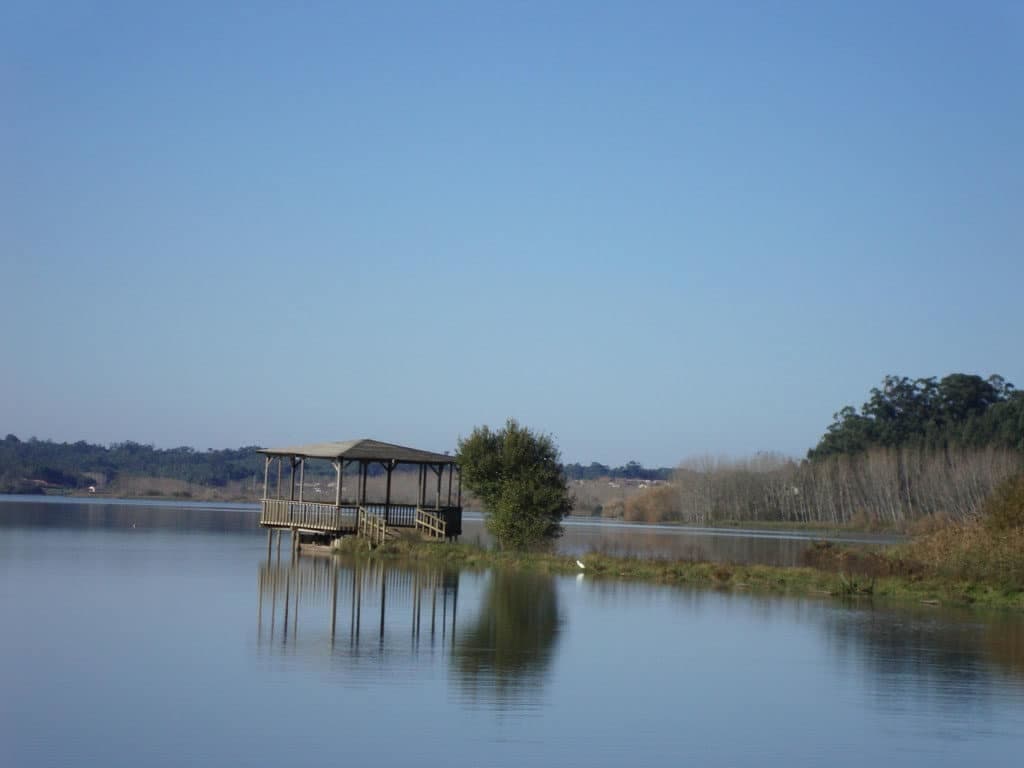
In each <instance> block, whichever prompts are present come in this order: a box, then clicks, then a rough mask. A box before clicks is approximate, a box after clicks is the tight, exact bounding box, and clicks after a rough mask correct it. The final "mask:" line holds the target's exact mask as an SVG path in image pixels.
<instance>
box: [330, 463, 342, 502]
mask: <svg viewBox="0 0 1024 768" xmlns="http://www.w3.org/2000/svg"><path fill="white" fill-rule="evenodd" d="M331 463H332V464H334V469H335V471H336V472H337V475H338V485H337V487H336V488H335V489H334V506H336V507H340V506H341V479H342V472H343V471H344V468H343V466H342V465H343V464H344V462H341V461H338V460H337V459H335V460H334V461H333V462H331Z"/></svg>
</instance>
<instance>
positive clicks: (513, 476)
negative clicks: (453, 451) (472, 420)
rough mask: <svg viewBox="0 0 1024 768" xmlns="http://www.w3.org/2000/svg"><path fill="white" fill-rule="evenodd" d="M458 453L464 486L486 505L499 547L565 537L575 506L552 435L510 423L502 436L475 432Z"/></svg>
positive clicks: (518, 546) (487, 430)
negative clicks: (564, 527)
mask: <svg viewBox="0 0 1024 768" xmlns="http://www.w3.org/2000/svg"><path fill="white" fill-rule="evenodd" d="M458 449H459V450H458V462H459V464H460V466H461V467H462V478H463V482H464V483H465V485H466V487H467V488H469V490H471V491H472V492H473V493H475V494H476V495H477V496H478V497H479V498H480V500H481V501H482V502H483V505H484V511H485V512H486V513H487V523H486V524H487V530H488V531H490V533H491V534H492V535H493V536H494V537H495V538H496V539H497V541H498V544H499V546H501V547H503V548H511V549H524V548H526V547H531V546H536V545H538V544H541V543H543V542H545V541H549V540H551V539H553V538H555V537H557V536H560V535H561V533H562V518H563V517H564V516H565V515H566V514H568V513H569V512H570V510H572V503H573V500H572V497H571V496H570V495H569V491H568V490H567V488H566V485H565V473H564V470H563V467H562V464H561V460H560V459H561V457H560V455H559V452H558V448H557V447H556V446H555V443H554V441H553V440H552V439H551V437H550V436H549V435H544V434H539V433H535V432H533V431H531V430H530V429H527V428H526V427H521V426H520V425H519V423H518V422H516V421H515V419H509V420H508V421H507V422H506V423H505V426H504V427H503V428H502V429H500V430H497V431H493V430H491V429H490V428H489V427H487V426H483V427H477V428H475V429H474V430H473V433H472V434H471V435H470V436H469V437H467V438H465V439H461V438H460V439H459V445H458Z"/></svg>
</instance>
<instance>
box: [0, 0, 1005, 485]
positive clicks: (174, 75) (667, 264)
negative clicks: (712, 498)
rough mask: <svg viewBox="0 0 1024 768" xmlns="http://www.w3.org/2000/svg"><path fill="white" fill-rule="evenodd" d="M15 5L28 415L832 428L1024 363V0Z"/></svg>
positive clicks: (2, 154) (166, 429)
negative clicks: (889, 401) (896, 396)
mask: <svg viewBox="0 0 1024 768" xmlns="http://www.w3.org/2000/svg"><path fill="white" fill-rule="evenodd" d="M298 5H299V4H286V3H280V4H274V3H266V4H264V3H247V4H245V5H244V6H243V5H238V6H234V7H231V6H229V5H228V4H215V3H190V2H180V3H165V4H156V3H123V4H118V3H109V2H105V3H76V2H66V3H38V2H30V3H22V2H13V3H12V2H7V3H5V4H4V6H3V9H2V10H0V97H2V99H3V104H4V110H3V112H4V117H3V119H2V120H0V169H2V172H0V217H2V220H0V269H2V272H0V279H2V301H0V321H2V323H3V329H4V333H3V335H2V339H3V341H2V344H0V357H2V359H3V367H4V374H3V376H2V377H0V432H3V433H7V432H13V433H15V434H17V435H19V436H21V437H28V436H30V435H36V436H39V437H41V438H53V439H57V440H77V439H87V440H91V441H97V442H104V443H105V442H111V441H120V440H125V439H132V440H137V441H140V442H151V443H154V444H156V445H158V446H173V445H182V444H184V445H193V446H196V447H200V448H205V447H226V446H237V445H240V444H253V443H259V444H264V445H267V444H277V443H290V442H299V441H302V442H305V441H311V440H319V439H345V438H350V437H357V436H372V437H376V438H379V439H384V440H390V441H394V442H402V443H408V444H412V445H420V446H422V447H425V448H431V449H436V450H445V449H451V448H454V444H455V441H456V439H457V437H458V436H459V435H465V434H468V432H469V431H470V430H471V429H472V428H473V426H474V425H478V424H490V425H498V424H500V423H502V422H503V421H504V420H505V419H506V418H507V417H509V416H513V417H516V418H518V419H519V420H520V421H521V422H523V423H525V424H527V425H529V426H531V427H534V428H536V429H538V430H541V431H544V432H549V433H551V434H553V435H554V436H555V437H556V439H557V441H558V443H559V445H560V446H561V448H562V452H563V457H564V458H565V459H566V460H569V461H577V460H579V461H584V462H588V461H591V460H598V461H603V462H607V463H613V464H618V463H622V462H624V461H627V460H629V459H637V460H640V461H642V462H644V463H645V464H657V465H672V464H675V463H677V462H678V461H679V460H681V459H683V458H685V457H688V456H693V455H699V454H706V453H710V454H715V455H718V454H728V455H746V454H751V453H754V452H756V451H759V450H778V451H782V452H785V453H789V454H793V455H802V454H803V453H804V452H805V451H806V450H807V448H809V447H810V446H812V445H813V444H814V443H815V442H816V440H817V438H818V436H820V434H821V433H822V431H823V430H824V429H825V427H826V426H827V425H828V423H829V421H830V420H831V415H832V413H833V412H835V411H837V410H838V409H839V408H840V407H842V406H843V405H845V404H847V403H853V404H855V405H859V404H860V403H862V402H863V401H864V400H865V399H866V397H867V394H868V390H869V389H870V388H871V387H872V386H875V385H877V384H878V383H879V382H880V381H881V379H882V377H883V376H884V375H885V374H887V373H897V374H902V375H908V376H915V377H916V376H925V375H938V376H941V375H944V374H946V373H950V372H954V371H965V372H972V373H980V374H982V375H988V374H990V373H999V374H1002V375H1003V376H1005V377H1006V378H1007V379H1009V380H1010V381H1012V382H1015V383H1016V384H1018V386H1021V387H1024V355H1022V354H1021V348H1022V344H1021V340H1022V337H1024V334H1022V331H1024V320H1022V315H1021V293H1022V285H1024V279H1022V278H1024V258H1022V245H1024V211H1022V207H1024V141H1022V140H1021V137H1022V136H1024V89H1022V88H1021V83H1022V82H1024V10H1022V9H1024V6H1021V5H1020V4H1019V3H1016V2H1010V3H972V4H968V3H936V2H927V3H925V2H921V3H911V2H904V3H828V2H826V3H821V2H808V3H783V2H772V3H726V2H708V3H682V2H666V3H642V2H640V3H638V2H630V3H590V2H587V3H584V2H580V3H575V2H559V3H551V2H537V3H511V2H510V3H500V4H492V3H484V2H458V3H447V2H437V3H413V2H405V3H386V2H379V3H359V4H343V3H307V4H302V8H301V10H300V9H299V8H298Z"/></svg>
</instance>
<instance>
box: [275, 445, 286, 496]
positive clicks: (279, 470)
mask: <svg viewBox="0 0 1024 768" xmlns="http://www.w3.org/2000/svg"><path fill="white" fill-rule="evenodd" d="M283 463H284V457H283V456H278V457H277V494H276V495H275V496H274V498H276V499H280V498H281V464H283Z"/></svg>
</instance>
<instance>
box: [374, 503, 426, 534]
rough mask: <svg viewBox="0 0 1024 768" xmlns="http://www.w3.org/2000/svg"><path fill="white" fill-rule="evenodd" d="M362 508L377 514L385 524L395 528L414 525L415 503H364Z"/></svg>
mask: <svg viewBox="0 0 1024 768" xmlns="http://www.w3.org/2000/svg"><path fill="white" fill-rule="evenodd" d="M363 509H365V510H367V511H368V512H370V513H371V514H374V515H379V516H380V517H382V518H384V519H385V520H386V521H387V524H388V525H390V526H394V527H395V528H412V527H414V526H415V525H416V505H414V504H391V505H390V507H389V506H387V505H384V504H366V505H364V506H363Z"/></svg>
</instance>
